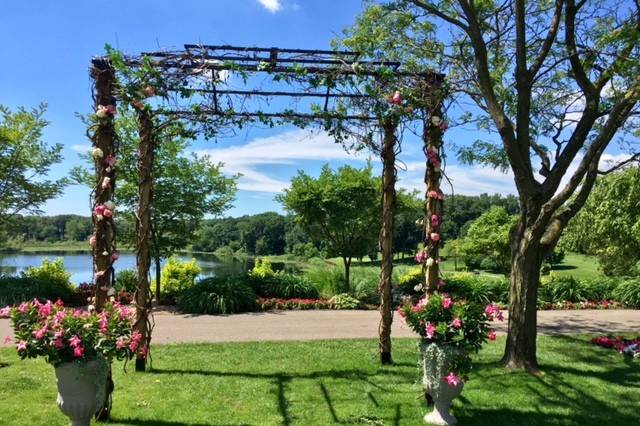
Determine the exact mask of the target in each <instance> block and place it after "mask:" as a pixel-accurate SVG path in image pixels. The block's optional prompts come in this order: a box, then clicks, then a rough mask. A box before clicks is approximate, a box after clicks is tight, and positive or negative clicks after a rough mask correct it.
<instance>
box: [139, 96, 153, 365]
mask: <svg viewBox="0 0 640 426" xmlns="http://www.w3.org/2000/svg"><path fill="white" fill-rule="evenodd" d="M137 118H138V131H139V133H138V134H139V137H140V141H139V146H138V209H137V212H136V272H137V286H136V293H135V303H136V322H135V324H134V329H135V330H136V331H138V332H139V333H140V334H141V335H142V340H141V341H140V346H141V350H140V351H139V352H138V354H137V356H136V371H145V369H146V363H147V355H148V353H149V344H150V343H151V330H152V327H151V324H150V321H149V316H150V313H151V298H152V294H151V286H150V283H149V269H150V265H151V247H150V238H151V203H152V202H153V162H154V156H155V135H154V125H153V119H152V116H151V113H150V112H149V111H147V110H145V109H139V110H138V111H137Z"/></svg>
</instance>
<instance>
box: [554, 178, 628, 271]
mask: <svg viewBox="0 0 640 426" xmlns="http://www.w3.org/2000/svg"><path fill="white" fill-rule="evenodd" d="M563 242H564V243H565V244H567V245H568V246H569V247H570V248H572V249H574V250H576V251H580V252H583V253H586V254H591V255H595V256H597V257H598V262H599V263H600V267H601V268H602V270H603V272H604V273H605V274H607V275H630V274H634V273H635V274H637V273H638V262H639V261H640V168H637V167H634V168H629V169H627V170H623V171H620V172H617V173H612V174H610V175H608V176H605V177H602V178H600V179H598V181H597V182H596V185H595V187H594V189H593V191H592V192H591V195H590V196H589V199H588V200H587V203H586V204H585V207H584V209H583V210H582V211H581V212H580V214H579V215H578V216H576V218H575V219H574V221H573V222H572V223H571V225H570V226H569V227H568V228H567V231H566V232H565V235H564V236H563Z"/></svg>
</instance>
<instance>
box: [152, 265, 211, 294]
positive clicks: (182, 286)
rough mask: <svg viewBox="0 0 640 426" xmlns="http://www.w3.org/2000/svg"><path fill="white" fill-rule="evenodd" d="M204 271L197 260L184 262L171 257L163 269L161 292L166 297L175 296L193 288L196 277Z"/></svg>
mask: <svg viewBox="0 0 640 426" xmlns="http://www.w3.org/2000/svg"><path fill="white" fill-rule="evenodd" d="M200 272H202V270H201V269H200V266H198V263H197V262H196V260H195V259H191V260H190V261H189V262H182V261H181V260H180V259H178V258H177V257H173V256H172V257H170V258H169V260H168V261H167V264H166V265H165V266H164V268H162V275H161V277H160V291H161V292H162V294H163V295H165V296H175V295H177V294H178V293H179V292H181V291H183V290H186V289H187V288H190V287H193V285H194V283H195V281H196V277H197V276H198V274H200Z"/></svg>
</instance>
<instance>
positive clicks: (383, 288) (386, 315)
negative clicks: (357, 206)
mask: <svg viewBox="0 0 640 426" xmlns="http://www.w3.org/2000/svg"><path fill="white" fill-rule="evenodd" d="M395 130H396V125H395V123H393V122H392V123H385V125H384V140H383V145H382V151H381V157H382V230H381V232H380V251H381V252H382V261H381V262H380V284H379V286H378V291H379V293H380V326H379V328H378V333H379V335H380V362H381V363H382V364H391V363H392V360H391V323H392V321H393V306H392V302H393V301H392V298H391V274H392V272H393V222H394V215H395V207H396V189H395V183H396V168H395V162H396V153H395V145H396V144H395V141H396V135H395Z"/></svg>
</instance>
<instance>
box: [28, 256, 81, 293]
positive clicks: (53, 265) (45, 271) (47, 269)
mask: <svg viewBox="0 0 640 426" xmlns="http://www.w3.org/2000/svg"><path fill="white" fill-rule="evenodd" d="M24 276H25V277H27V278H30V279H32V280H38V281H43V282H48V283H53V284H57V285H59V286H64V287H68V288H72V286H71V274H70V273H69V272H67V270H66V269H64V263H63V261H62V258H58V259H56V260H49V259H46V258H45V259H44V260H43V261H42V265H40V266H31V267H29V268H28V269H27V270H26V271H25V272H24Z"/></svg>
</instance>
